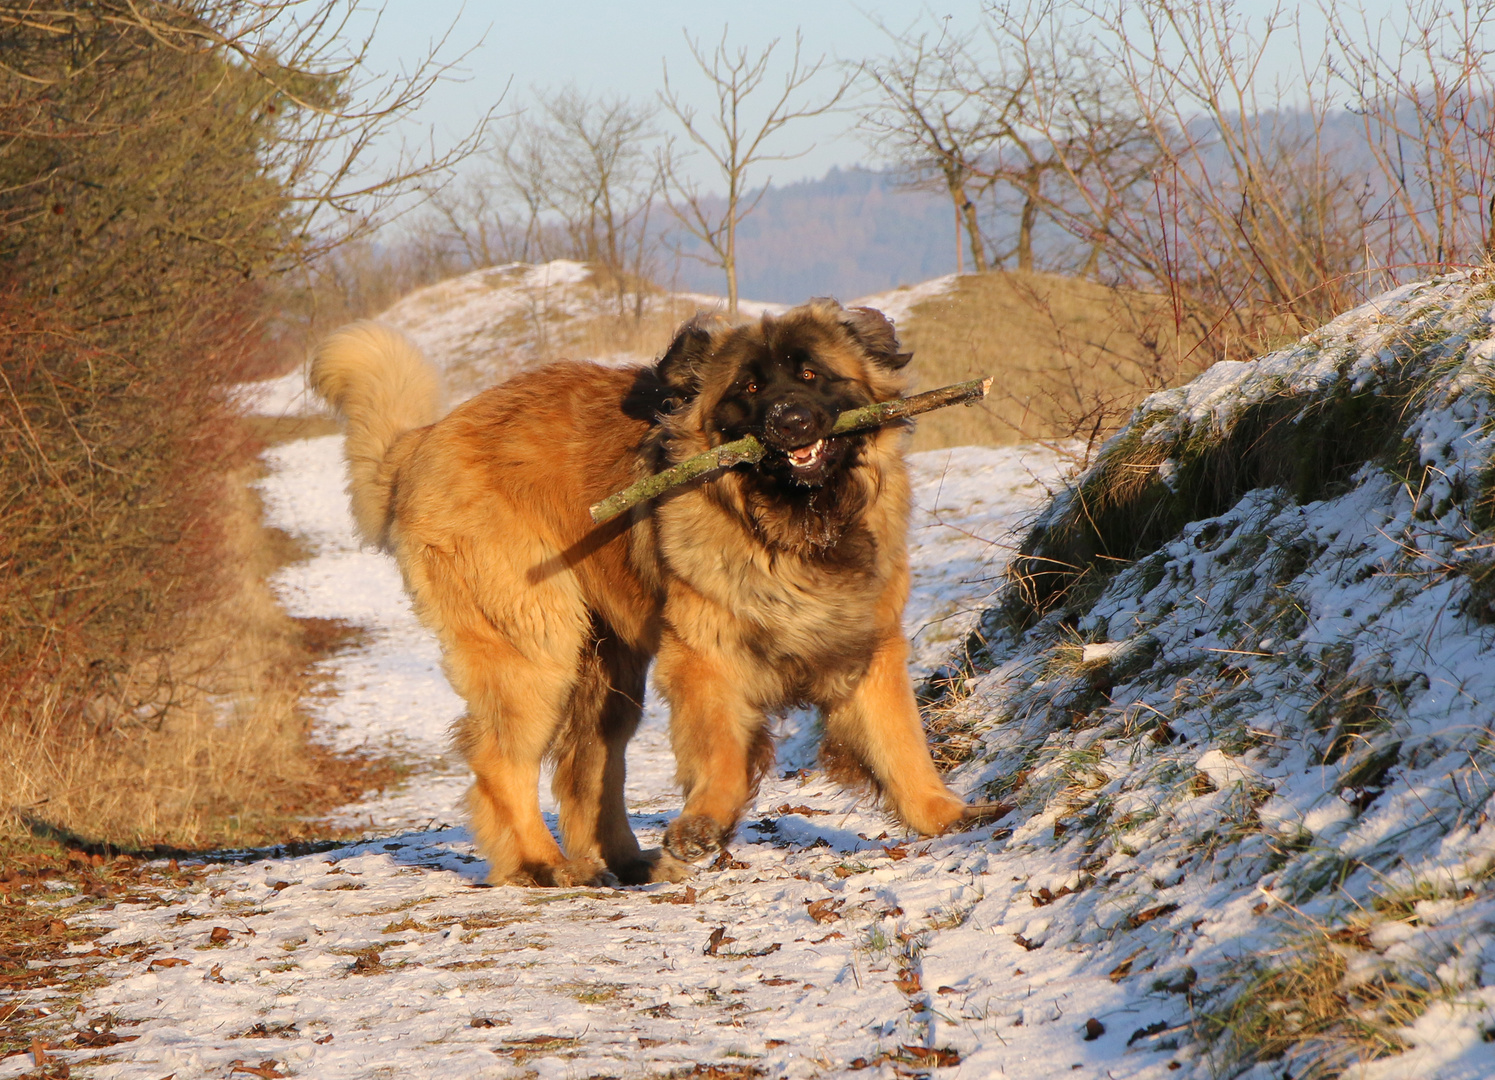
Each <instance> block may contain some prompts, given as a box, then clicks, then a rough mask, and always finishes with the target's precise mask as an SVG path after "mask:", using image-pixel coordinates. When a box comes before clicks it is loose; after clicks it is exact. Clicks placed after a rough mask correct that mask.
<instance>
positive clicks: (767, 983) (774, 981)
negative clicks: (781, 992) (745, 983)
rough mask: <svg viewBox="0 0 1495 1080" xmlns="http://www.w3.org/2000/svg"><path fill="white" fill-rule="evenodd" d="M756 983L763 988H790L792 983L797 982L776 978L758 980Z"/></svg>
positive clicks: (796, 980) (795, 980)
mask: <svg viewBox="0 0 1495 1080" xmlns="http://www.w3.org/2000/svg"><path fill="white" fill-rule="evenodd" d="M758 981H759V982H760V983H762V984H763V985H764V986H791V985H793V984H794V983H797V982H799V980H798V979H778V978H774V979H759V980H758Z"/></svg>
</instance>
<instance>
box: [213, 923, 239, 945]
mask: <svg viewBox="0 0 1495 1080" xmlns="http://www.w3.org/2000/svg"><path fill="white" fill-rule="evenodd" d="M231 937H233V934H232V932H231V931H230V930H229V928H228V927H226V926H215V927H213V932H212V933H211V934H209V935H208V940H209V941H211V942H212V943H213V944H214V945H222V944H223V943H224V942H225V941H227V940H228V939H229V938H231Z"/></svg>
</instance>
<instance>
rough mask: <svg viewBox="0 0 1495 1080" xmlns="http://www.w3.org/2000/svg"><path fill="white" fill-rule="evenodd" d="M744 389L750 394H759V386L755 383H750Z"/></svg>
mask: <svg viewBox="0 0 1495 1080" xmlns="http://www.w3.org/2000/svg"><path fill="white" fill-rule="evenodd" d="M744 389H746V390H747V392H748V393H749V394H756V393H757V392H758V384H757V383H755V382H750V383H748V384H747V386H746V387H745V388H744Z"/></svg>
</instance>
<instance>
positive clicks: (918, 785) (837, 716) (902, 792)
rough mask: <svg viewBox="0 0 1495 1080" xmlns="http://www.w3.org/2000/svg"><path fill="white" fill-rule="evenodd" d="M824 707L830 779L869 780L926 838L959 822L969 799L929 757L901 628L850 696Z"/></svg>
mask: <svg viewBox="0 0 1495 1080" xmlns="http://www.w3.org/2000/svg"><path fill="white" fill-rule="evenodd" d="M821 709H822V712H823V713H824V716H825V738H824V740H823V742H822V743H821V755H822V757H824V758H825V759H826V762H827V764H828V765H829V767H830V772H831V774H832V776H834V777H836V779H838V780H841V781H842V782H846V781H848V780H855V779H858V778H861V779H870V780H871V781H872V782H873V784H874V785H875V786H876V787H877V788H879V789H880V790H881V791H882V792H883V793H884V794H885V795H886V796H887V798H888V801H889V802H890V803H892V805H893V809H894V811H895V812H896V813H897V814H898V816H899V817H900V818H902V819H903V822H904V823H905V824H906V825H908V826H909V827H910V828H911V829H913V830H914V831H915V832H919V833H923V834H925V835H926V836H928V835H932V834H935V833H942V832H944V831H945V830H946V829H948V828H949V827H950V826H951V825H953V824H955V822H957V821H959V820H960V818H961V814H962V812H963V811H964V810H965V803H963V802H962V801H961V800H960V797H959V796H957V795H956V794H955V793H954V792H952V791H951V790H950V789H949V788H947V787H946V786H945V784H944V781H942V780H941V779H940V774H939V772H938V771H937V770H936V769H935V767H934V761H933V760H932V759H931V758H930V756H929V744H928V742H927V741H926V739H925V737H924V728H923V725H922V724H921V723H920V722H919V706H918V702H917V701H915V699H914V689H913V685H912V684H911V682H910V681H909V676H908V642H907V641H906V640H905V639H904V637H903V635H902V634H901V633H899V632H897V631H892V632H890V633H888V634H887V635H886V636H885V637H884V638H883V640H882V641H881V642H880V643H879V644H878V646H877V648H876V649H875V650H874V652H873V654H872V662H871V664H870V665H869V666H868V668H867V671H866V673H865V674H864V675H863V676H862V677H861V678H860V679H859V680H857V682H856V683H855V684H854V685H853V686H852V687H851V689H850V693H849V694H846V695H845V696H844V697H841V698H840V699H839V700H832V701H826V702H822V703H821Z"/></svg>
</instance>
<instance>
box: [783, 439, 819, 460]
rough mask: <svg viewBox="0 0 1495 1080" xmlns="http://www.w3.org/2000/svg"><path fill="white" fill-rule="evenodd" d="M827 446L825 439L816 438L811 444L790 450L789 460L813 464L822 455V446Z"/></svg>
mask: <svg viewBox="0 0 1495 1080" xmlns="http://www.w3.org/2000/svg"><path fill="white" fill-rule="evenodd" d="M823 446H825V440H824V439H816V440H815V441H814V442H812V443H811V444H810V445H809V446H801V447H800V448H799V449H797V450H790V451H789V452H788V453H789V460H790V461H791V462H793V463H794V464H795V465H801V466H803V465H811V464H813V463H814V461H815V459H816V458H818V457H819V456H820V450H821V448H822V447H823Z"/></svg>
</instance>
